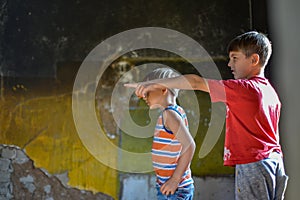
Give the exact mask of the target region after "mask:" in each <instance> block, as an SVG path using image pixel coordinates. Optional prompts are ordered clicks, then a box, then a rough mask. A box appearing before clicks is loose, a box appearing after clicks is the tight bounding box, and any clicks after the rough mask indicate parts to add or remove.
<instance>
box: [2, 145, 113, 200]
mask: <svg viewBox="0 0 300 200" xmlns="http://www.w3.org/2000/svg"><path fill="white" fill-rule="evenodd" d="M0 177H1V179H0V199H24V200H25V199H28V200H29V199H44V200H55V199H57V200H59V199H72V200H77V199H78V200H79V199H91V200H93V199H95V200H113V198H112V197H110V196H108V195H105V194H103V193H96V194H94V193H93V192H91V191H86V190H79V189H76V188H71V187H68V186H66V185H65V184H63V183H62V182H61V180H60V178H59V177H56V176H55V175H51V174H50V173H48V172H47V171H46V170H45V169H41V168H36V167H35V166H34V162H33V161H32V160H31V159H30V158H29V157H28V156H27V155H26V153H25V152H24V151H23V150H22V149H20V148H19V147H16V146H7V145H0Z"/></svg>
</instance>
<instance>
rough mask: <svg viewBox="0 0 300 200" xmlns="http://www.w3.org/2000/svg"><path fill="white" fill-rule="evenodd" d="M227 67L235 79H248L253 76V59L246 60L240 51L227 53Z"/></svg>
mask: <svg viewBox="0 0 300 200" xmlns="http://www.w3.org/2000/svg"><path fill="white" fill-rule="evenodd" d="M228 67H230V69H231V71H232V74H233V76H234V78H235V79H248V78H251V77H252V76H253V75H254V67H253V57H252V56H249V57H248V58H247V57H246V55H245V54H244V53H243V52H242V51H230V52H229V62H228Z"/></svg>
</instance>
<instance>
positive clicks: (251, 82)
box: [127, 31, 288, 200]
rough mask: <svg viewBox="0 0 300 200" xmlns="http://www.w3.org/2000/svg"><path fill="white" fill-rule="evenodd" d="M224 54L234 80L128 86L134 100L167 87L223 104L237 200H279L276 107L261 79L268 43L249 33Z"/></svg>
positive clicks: (282, 182)
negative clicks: (202, 94) (205, 95)
mask: <svg viewBox="0 0 300 200" xmlns="http://www.w3.org/2000/svg"><path fill="white" fill-rule="evenodd" d="M228 53H229V63H228V66H229V67H230V69H231V71H232V74H233V75H234V80H211V79H205V78H202V77H200V76H198V75H194V74H187V75H183V76H179V77H176V78H169V79H160V80H155V81H151V82H143V83H137V84H128V85H127V86H130V87H136V91H135V93H136V95H137V96H139V97H143V96H144V95H145V94H147V93H148V92H149V91H151V90H154V89H157V88H161V87H168V88H178V89H187V90H201V91H205V92H209V93H210V96H211V100H212V102H224V103H225V104H226V106H227V116H226V136H225V145H224V165H227V166H235V171H236V173H235V197H236V199H249V200H253V199H264V200H265V199H283V198H284V192H285V189H286V186H287V180H288V177H287V176H286V174H285V170H284V164H283V159H282V150H281V146H280V144H279V130H278V124H279V117H280V108H281V103H280V101H279V98H278V96H277V93H276V91H275V90H274V88H273V87H272V85H271V84H270V82H269V81H268V80H267V79H266V78H265V75H264V69H265V66H266V65H267V63H268V60H269V58H270V56H271V53H272V48H271V43H270V41H269V39H268V38H267V37H266V36H265V35H264V34H261V33H258V32H256V31H251V32H247V33H244V34H242V35H239V36H237V37H236V38H234V39H233V40H232V41H231V42H230V43H229V45H228ZM224 90H225V94H224V92H222V91H224Z"/></svg>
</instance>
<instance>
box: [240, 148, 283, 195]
mask: <svg viewBox="0 0 300 200" xmlns="http://www.w3.org/2000/svg"><path fill="white" fill-rule="evenodd" d="M235 175H236V176H235V199H236V200H253V199H255V200H269V199H270V200H271V199H272V200H281V199H284V193H285V189H286V187H287V181H288V176H287V175H286V174H285V170H284V165H283V160H282V157H281V155H280V154H278V153H272V154H271V155H270V156H269V158H266V159H263V160H261V161H258V162H254V163H249V164H241V165H236V168H235Z"/></svg>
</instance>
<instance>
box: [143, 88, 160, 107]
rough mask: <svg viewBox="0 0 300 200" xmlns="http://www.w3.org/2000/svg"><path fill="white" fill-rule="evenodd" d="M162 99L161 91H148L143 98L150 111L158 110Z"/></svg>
mask: <svg viewBox="0 0 300 200" xmlns="http://www.w3.org/2000/svg"><path fill="white" fill-rule="evenodd" d="M162 99H163V91H162V90H161V89H156V90H151V91H149V92H148V93H147V96H146V97H145V98H144V100H145V101H146V103H147V104H148V106H149V108H150V109H156V108H160V107H161V101H162Z"/></svg>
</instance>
